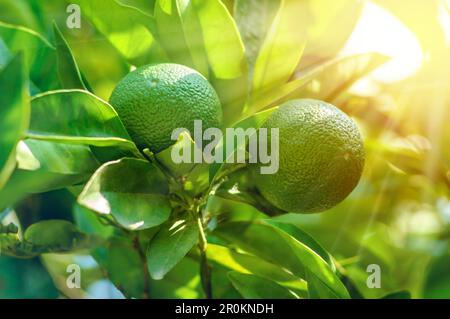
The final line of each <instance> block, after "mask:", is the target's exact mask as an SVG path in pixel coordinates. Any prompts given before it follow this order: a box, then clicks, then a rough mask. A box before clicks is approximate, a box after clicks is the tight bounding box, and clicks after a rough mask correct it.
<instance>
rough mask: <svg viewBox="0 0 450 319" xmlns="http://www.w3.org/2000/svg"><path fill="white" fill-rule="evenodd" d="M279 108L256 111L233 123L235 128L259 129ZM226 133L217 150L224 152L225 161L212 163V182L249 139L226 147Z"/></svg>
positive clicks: (210, 177)
mask: <svg viewBox="0 0 450 319" xmlns="http://www.w3.org/2000/svg"><path fill="white" fill-rule="evenodd" d="M276 110H277V107H274V108H271V109H269V110H265V111H263V112H259V113H256V114H254V115H251V116H249V117H247V118H245V119H243V120H241V121H239V122H238V123H236V124H235V125H233V128H241V129H243V130H247V129H255V130H257V129H258V128H259V127H260V126H261V125H262V124H264V122H265V121H266V120H267V119H268V118H269V116H270V115H271V114H272V113H273V112H274V111H276ZM225 138H226V135H224V136H223V138H222V140H221V141H220V142H219V143H218V144H217V146H216V149H215V152H219V153H223V154H224V161H223V163H212V164H211V165H210V170H209V179H210V181H211V182H212V181H213V180H214V179H217V178H219V175H220V173H221V172H222V171H224V170H226V168H227V167H229V164H226V162H227V160H226V159H228V158H231V157H232V156H235V152H236V150H237V149H239V148H242V147H243V146H244V143H247V142H248V141H247V140H245V141H238V142H237V143H234V148H233V149H231V150H229V149H227V147H226V140H225Z"/></svg>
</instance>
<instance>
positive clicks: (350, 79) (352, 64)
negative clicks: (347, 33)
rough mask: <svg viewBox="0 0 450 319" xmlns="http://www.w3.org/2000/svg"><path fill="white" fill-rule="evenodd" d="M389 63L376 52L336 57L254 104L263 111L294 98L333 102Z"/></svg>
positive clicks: (256, 100)
mask: <svg viewBox="0 0 450 319" xmlns="http://www.w3.org/2000/svg"><path fill="white" fill-rule="evenodd" d="M386 61H387V58H386V57H384V56H382V55H380V54H377V53H365V54H358V55H352V56H347V57H343V58H336V59H334V60H332V61H329V62H327V63H324V64H322V65H320V66H318V67H316V68H314V69H312V70H311V71H308V72H306V73H305V74H300V75H298V78H296V79H295V80H292V81H290V82H288V83H286V84H284V85H283V86H281V87H279V88H277V89H274V90H267V91H265V92H262V93H261V94H260V95H259V96H258V97H257V98H256V99H255V100H254V101H253V104H252V109H254V110H260V109H264V108H265V107H268V106H270V105H279V104H280V103H282V102H284V101H287V100H290V99H294V98H315V99H320V100H325V101H332V100H333V99H334V98H336V97H337V96H339V95H340V94H342V93H344V92H345V91H346V90H347V89H348V88H349V87H350V86H351V85H352V84H354V83H355V82H356V81H357V80H359V79H360V78H361V77H363V76H365V75H367V74H368V73H370V72H371V71H373V70H375V69H376V68H377V67H379V66H380V65H382V64H383V63H385V62H386Z"/></svg>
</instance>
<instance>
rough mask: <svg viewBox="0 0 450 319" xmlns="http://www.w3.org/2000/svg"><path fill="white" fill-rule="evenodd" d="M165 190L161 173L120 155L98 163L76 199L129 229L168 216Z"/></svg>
mask: <svg viewBox="0 0 450 319" xmlns="http://www.w3.org/2000/svg"><path fill="white" fill-rule="evenodd" d="M124 177H126V178H124ZM168 192H169V188H168V184H167V181H166V180H165V177H164V175H163V174H162V173H161V172H160V171H159V170H158V169H156V168H155V167H154V166H152V165H151V164H150V163H149V162H147V161H143V160H137V159H131V158H124V159H121V160H118V161H113V162H109V163H106V164H104V165H103V166H101V167H100V168H99V169H98V170H97V172H96V173H95V174H94V175H93V176H92V177H91V179H90V180H89V182H88V183H87V184H86V186H85V188H84V190H83V192H82V193H81V194H80V196H79V197H78V202H79V203H80V204H81V205H82V206H84V207H86V208H89V209H91V210H93V211H95V212H97V213H99V214H111V215H112V216H113V217H114V219H115V220H116V221H117V223H119V224H120V225H121V226H123V227H125V228H127V229H129V230H141V229H146V228H150V227H154V226H157V225H160V224H162V223H163V222H165V221H166V220H167V219H168V218H169V215H170V212H171V206H170V202H169V200H168V198H167V194H168Z"/></svg>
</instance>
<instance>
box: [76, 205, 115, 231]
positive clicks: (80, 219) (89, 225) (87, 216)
mask: <svg viewBox="0 0 450 319" xmlns="http://www.w3.org/2000/svg"><path fill="white" fill-rule="evenodd" d="M73 215H74V220H75V223H76V225H77V227H78V228H79V229H80V230H81V231H83V232H84V233H86V234H95V235H97V236H100V237H102V238H105V239H106V238H109V237H111V236H112V235H113V234H114V227H113V226H112V225H108V224H107V223H106V222H105V221H102V220H101V217H100V216H98V215H97V214H96V213H95V212H93V211H91V210H89V209H87V208H85V207H83V206H81V205H79V204H76V205H75V207H74V209H73Z"/></svg>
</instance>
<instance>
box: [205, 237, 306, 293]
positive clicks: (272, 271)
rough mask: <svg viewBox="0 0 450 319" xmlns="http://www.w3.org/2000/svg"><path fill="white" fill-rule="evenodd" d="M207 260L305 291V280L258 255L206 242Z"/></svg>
mask: <svg viewBox="0 0 450 319" xmlns="http://www.w3.org/2000/svg"><path fill="white" fill-rule="evenodd" d="M207 256H208V260H209V261H211V262H216V263H218V264H220V265H222V266H224V267H227V268H228V269H230V270H234V271H237V272H240V273H250V274H254V275H257V276H260V277H263V278H266V279H269V280H273V281H276V282H277V283H279V284H280V285H282V286H284V287H287V288H289V289H293V290H297V291H306V282H305V281H304V280H302V279H299V278H297V277H295V276H294V275H292V274H291V273H289V272H288V271H286V270H285V269H283V268H282V267H279V266H278V265H275V264H272V263H269V262H267V261H265V260H264V259H261V258H259V257H256V256H253V255H249V254H244V253H240V252H237V251H235V250H232V249H229V248H227V247H224V246H219V245H214V244H208V250H207Z"/></svg>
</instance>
